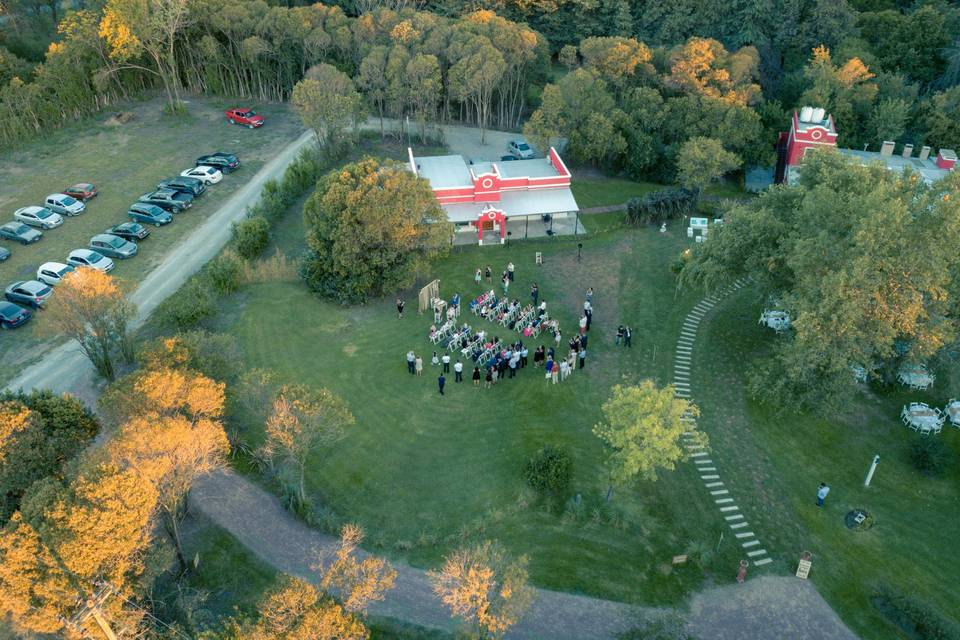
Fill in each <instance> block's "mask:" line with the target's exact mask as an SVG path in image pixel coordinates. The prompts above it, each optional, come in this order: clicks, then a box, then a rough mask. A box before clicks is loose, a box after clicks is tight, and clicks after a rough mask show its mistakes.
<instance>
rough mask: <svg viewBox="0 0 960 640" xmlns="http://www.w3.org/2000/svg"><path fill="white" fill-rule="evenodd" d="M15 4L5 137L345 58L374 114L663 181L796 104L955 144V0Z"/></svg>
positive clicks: (958, 12) (852, 125) (859, 126)
mask: <svg viewBox="0 0 960 640" xmlns="http://www.w3.org/2000/svg"><path fill="white" fill-rule="evenodd" d="M65 6H66V4H65V3H60V2H56V1H55V0H11V2H9V3H5V4H2V5H0V7H2V9H3V11H4V14H3V16H2V17H3V22H2V23H0V25H2V26H0V87H2V88H0V146H5V147H9V146H11V145H14V144H16V143H17V142H18V141H22V140H25V139H27V138H29V137H31V136H35V135H37V134H39V133H42V132H43V131H45V130H47V129H50V128H53V127H57V126H60V125H61V124H62V123H64V122H67V121H71V120H75V119H77V118H81V117H84V116H87V115H90V114H93V113H96V112H97V111H99V110H101V109H103V108H105V107H107V106H109V105H111V104H113V103H115V102H117V101H118V100H122V99H129V98H132V97H137V96H139V95H141V94H143V92H144V91H146V90H153V91H160V92H161V93H162V94H163V95H165V96H166V97H167V101H168V104H167V106H168V109H170V110H172V111H176V110H178V109H179V108H181V102H180V95H181V93H205V94H216V95H225V96H237V97H251V98H256V99H263V100H284V99H287V98H289V96H290V94H291V91H292V89H293V86H294V84H296V82H297V81H298V80H300V79H301V78H303V77H304V75H305V73H306V71H307V69H308V68H310V67H311V66H314V65H318V64H321V63H327V64H331V65H334V66H335V67H337V68H338V69H340V70H341V71H343V72H344V73H346V74H347V75H349V76H350V77H351V78H353V80H354V82H355V83H356V86H357V87H358V88H359V89H360V90H361V91H362V93H363V95H364V99H365V101H366V102H367V108H368V111H369V112H370V113H371V114H373V115H374V116H381V117H384V116H389V117H401V118H402V117H404V116H410V117H411V119H413V118H416V119H418V120H420V121H422V120H424V119H439V120H441V121H451V120H456V121H465V122H474V123H478V124H483V125H488V126H492V127H496V128H502V129H520V128H521V127H523V126H524V123H526V126H525V130H526V133H527V134H528V135H530V136H531V137H533V138H534V139H536V140H542V141H546V140H549V139H552V138H554V137H563V138H566V139H567V140H568V141H569V149H568V154H569V155H570V156H571V159H572V160H573V161H574V162H578V163H590V164H594V165H597V166H601V167H604V168H607V169H611V170H617V171H623V172H625V173H626V174H628V175H630V176H633V177H637V178H639V177H644V178H652V179H661V180H666V179H671V178H672V177H673V176H674V172H675V168H674V158H675V157H676V153H677V150H678V149H679V146H680V145H681V144H682V143H683V142H684V141H686V140H689V139H690V138H692V137H696V136H704V137H710V138H714V139H717V140H719V141H720V142H721V143H722V144H723V146H724V147H725V148H726V149H727V150H728V151H731V152H734V153H736V154H737V155H738V156H739V157H740V158H741V159H742V160H743V162H744V164H745V165H746V166H749V165H750V164H754V163H768V162H769V161H770V159H771V155H772V144H773V141H774V140H775V136H776V132H777V131H778V130H779V129H782V128H783V127H784V126H785V122H786V118H787V114H788V113H789V111H790V110H791V109H793V108H796V107H798V106H800V105H802V104H815V105H819V106H823V107H825V108H826V109H828V110H829V111H830V112H832V113H833V114H835V117H836V120H837V122H838V126H839V130H840V144H841V145H843V146H850V147H861V148H862V147H863V146H864V145H868V146H869V147H870V148H873V149H877V148H878V147H879V144H880V142H881V141H883V140H895V141H898V142H902V143H906V142H910V143H913V144H914V145H921V144H930V145H931V146H933V147H934V148H937V147H958V146H960V7H958V6H956V5H955V4H953V3H950V2H946V1H945V0H917V1H916V2H905V1H902V0H876V1H874V0H738V1H735V2H729V1H727V2H720V1H719V0H643V1H640V0H537V1H531V0H484V1H481V2H478V1H476V0H472V1H471V2H464V1H463V0H427V2H426V3H423V2H407V1H406V0H392V1H390V2H384V1H382V0H342V2H340V3H338V4H329V5H324V4H313V5H307V4H305V3H303V2H299V1H297V0H287V1H286V2H282V3H281V2H264V1H263V0H250V1H247V2H239V3H237V2H227V1H226V0H107V1H106V2H98V1H97V0H87V1H86V2H83V1H81V2H79V3H76V2H75V3H74V6H77V7H79V8H76V9H71V10H69V11H65Z"/></svg>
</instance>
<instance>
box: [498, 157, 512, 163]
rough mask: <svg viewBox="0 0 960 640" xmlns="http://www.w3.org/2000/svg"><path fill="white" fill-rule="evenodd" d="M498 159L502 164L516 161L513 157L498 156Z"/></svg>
mask: <svg viewBox="0 0 960 640" xmlns="http://www.w3.org/2000/svg"><path fill="white" fill-rule="evenodd" d="M500 159H501V160H502V161H503V162H510V161H511V160H516V158H514V157H513V156H500Z"/></svg>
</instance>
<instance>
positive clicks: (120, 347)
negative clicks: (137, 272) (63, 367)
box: [48, 268, 135, 380]
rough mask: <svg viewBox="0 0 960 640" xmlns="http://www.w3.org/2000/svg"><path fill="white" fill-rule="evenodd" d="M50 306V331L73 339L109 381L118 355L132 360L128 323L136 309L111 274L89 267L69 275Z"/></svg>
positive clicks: (112, 375) (113, 375)
mask: <svg viewBox="0 0 960 640" xmlns="http://www.w3.org/2000/svg"><path fill="white" fill-rule="evenodd" d="M48 309H49V315H50V320H51V322H50V325H49V326H50V327H52V329H51V330H52V331H56V332H58V333H63V334H66V335H68V336H69V337H71V338H73V339H74V340H75V341H76V342H77V344H79V345H80V349H81V350H82V351H83V353H84V355H86V356H87V358H89V359H90V362H92V363H93V366H94V368H95V369H96V370H97V373H99V374H100V375H102V376H103V377H104V378H106V379H107V380H113V379H114V377H115V376H116V367H115V366H114V359H115V357H116V356H117V355H118V354H119V355H120V356H122V357H123V358H124V359H126V360H127V361H132V360H133V356H134V353H133V344H132V340H131V336H130V333H129V328H128V323H129V321H130V319H131V318H132V317H133V315H134V311H135V309H134V306H133V305H132V304H131V303H130V302H128V301H127V298H126V296H125V295H124V293H123V291H122V290H121V289H120V287H119V286H117V283H116V281H115V280H114V279H113V278H112V277H111V276H110V275H108V274H106V273H103V272H102V271H98V270H96V269H88V268H80V269H77V270H76V271H74V272H72V273H70V274H67V276H66V277H65V278H64V279H63V282H61V283H60V284H59V285H58V286H57V295H55V296H53V297H52V298H51V299H50V303H49V305H48Z"/></svg>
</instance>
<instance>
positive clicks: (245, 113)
mask: <svg viewBox="0 0 960 640" xmlns="http://www.w3.org/2000/svg"><path fill="white" fill-rule="evenodd" d="M227 122H231V123H233V124H243V125H246V126H248V127H250V128H251V129H255V128H257V127H262V126H263V122H264V120H263V116H261V115H258V114H257V112H256V111H254V110H253V109H228V110H227Z"/></svg>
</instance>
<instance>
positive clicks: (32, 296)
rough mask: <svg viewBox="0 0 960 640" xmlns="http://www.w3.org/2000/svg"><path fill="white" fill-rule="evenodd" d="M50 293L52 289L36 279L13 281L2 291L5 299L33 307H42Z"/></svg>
mask: <svg viewBox="0 0 960 640" xmlns="http://www.w3.org/2000/svg"><path fill="white" fill-rule="evenodd" d="M52 293H53V289H51V288H50V287H49V286H47V285H46V284H44V283H43V282H39V281H37V280H21V281H20V282H14V283H13V284H11V285H10V286H9V287H7V290H6V291H4V292H3V294H4V296H5V297H6V299H7V300H9V301H10V302H16V303H19V304H25V305H27V306H30V307H33V308H34V309H39V308H40V307H42V306H43V305H44V304H45V303H46V302H47V298H49V297H50V294H52Z"/></svg>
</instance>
